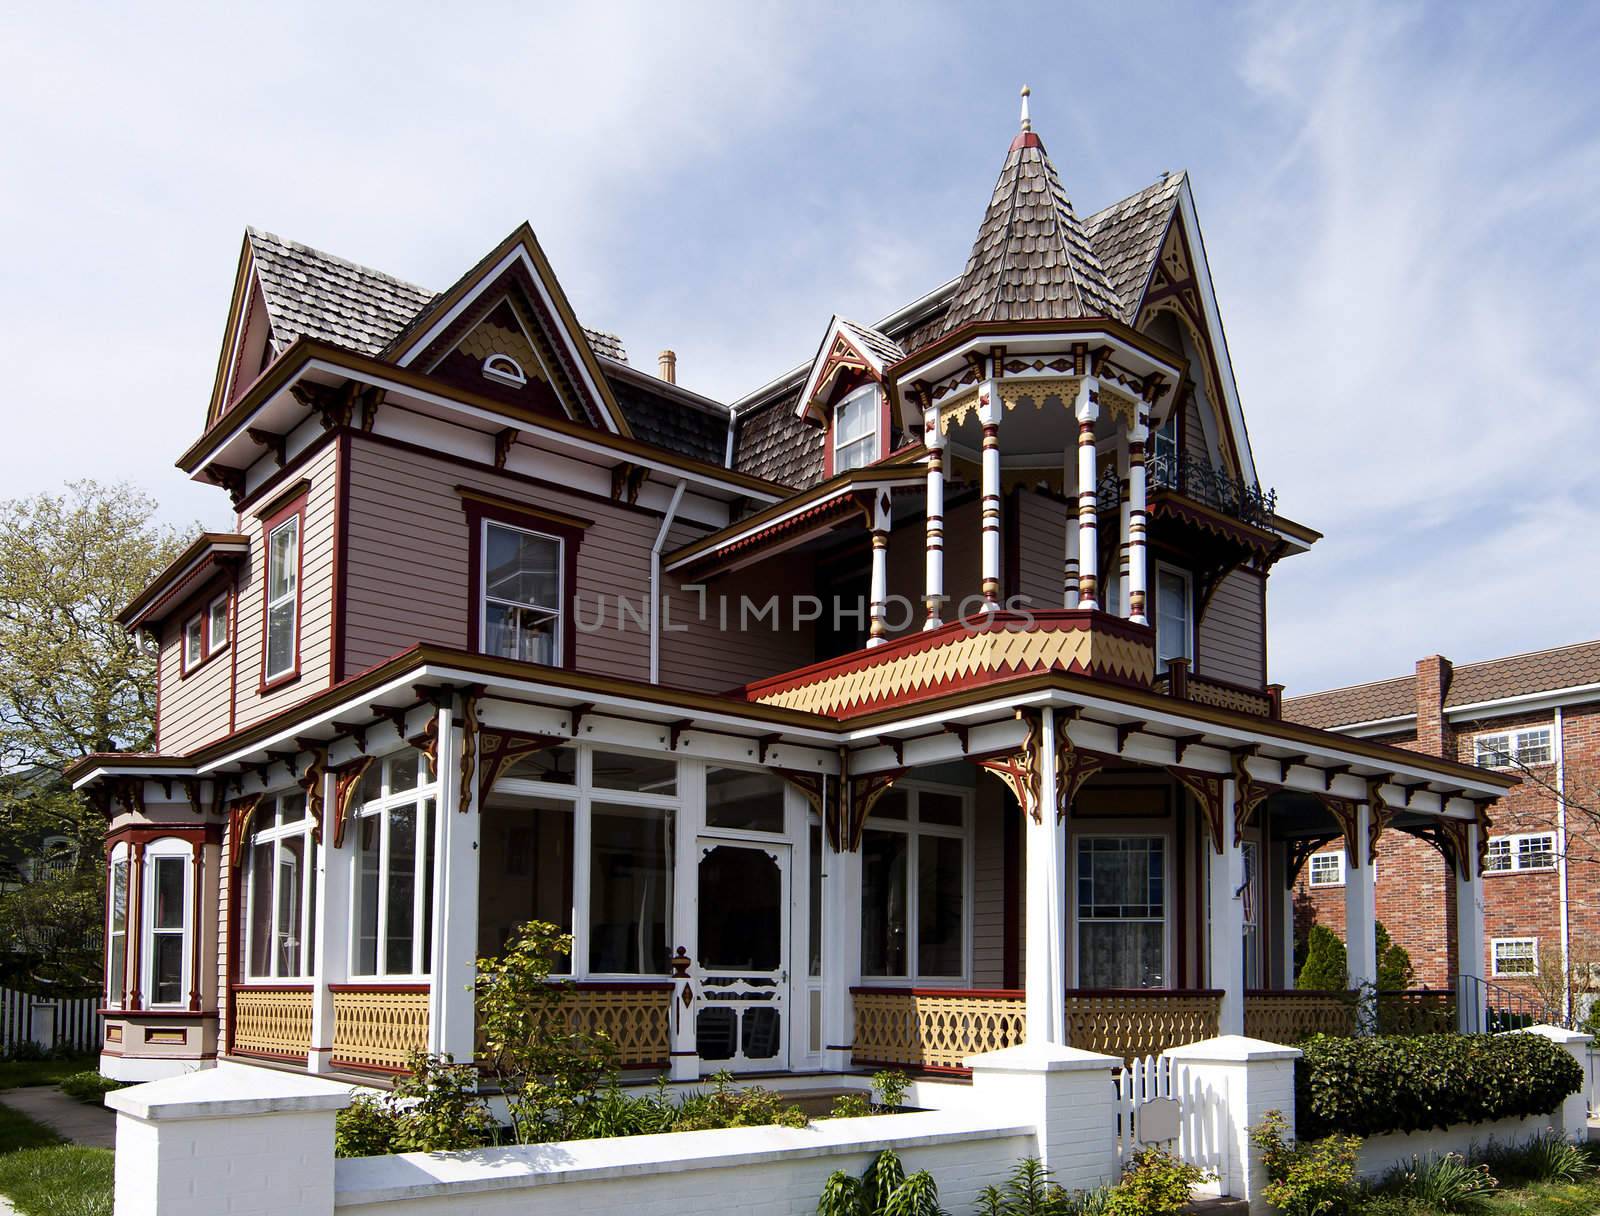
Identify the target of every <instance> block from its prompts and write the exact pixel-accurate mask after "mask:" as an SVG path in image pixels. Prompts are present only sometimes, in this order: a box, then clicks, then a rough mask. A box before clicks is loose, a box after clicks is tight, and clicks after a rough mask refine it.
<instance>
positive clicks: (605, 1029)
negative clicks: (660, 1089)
mask: <svg viewBox="0 0 1600 1216" xmlns="http://www.w3.org/2000/svg"><path fill="white" fill-rule="evenodd" d="M559 1008H560V1010H561V1013H562V1016H563V1017H564V1018H565V1019H566V1022H567V1025H568V1027H570V1028H571V1029H572V1030H575V1031H585V1032H587V1033H589V1034H603V1035H605V1036H606V1038H608V1039H610V1040H611V1043H612V1046H614V1047H615V1048H616V1049H617V1063H618V1064H619V1065H621V1066H622V1067H623V1068H665V1067H666V1066H667V1058H668V1056H669V1055H670V1054H671V1051H672V1031H671V1015H672V985H671V984H664V983H651V984H600V983H581V982H580V983H577V984H574V985H573V986H572V988H571V989H570V990H569V991H568V992H566V993H565V995H564V996H563V997H562V1000H561V1004H560V1006H559Z"/></svg>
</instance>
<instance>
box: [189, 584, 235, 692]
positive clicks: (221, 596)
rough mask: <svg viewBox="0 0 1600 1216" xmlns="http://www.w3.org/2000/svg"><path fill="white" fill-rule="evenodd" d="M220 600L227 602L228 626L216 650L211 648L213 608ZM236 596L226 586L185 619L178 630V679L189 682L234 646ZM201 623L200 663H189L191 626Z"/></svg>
mask: <svg viewBox="0 0 1600 1216" xmlns="http://www.w3.org/2000/svg"><path fill="white" fill-rule="evenodd" d="M218 600H226V601H227V605H228V607H227V611H228V625H227V629H226V631H225V632H224V634H223V638H222V644H221V645H220V646H218V647H216V648H215V649H213V648H212V646H211V606H212V605H213V604H215V603H216V602H217V601H218ZM234 605H235V600H234V594H233V588H232V587H227V586H224V587H223V588H222V589H221V590H219V591H217V592H215V593H214V594H211V595H207V596H205V597H204V599H203V601H202V603H201V607H200V609H199V611H198V612H191V613H190V614H189V615H188V616H186V617H184V618H183V625H182V626H181V627H180V628H179V630H178V679H179V680H187V679H188V678H189V677H190V676H192V675H193V674H194V673H195V672H197V671H199V670H200V669H201V668H202V667H204V666H205V665H206V664H207V663H209V662H211V660H212V659H214V658H216V657H217V656H218V655H219V654H222V653H224V652H225V651H226V650H228V649H229V647H231V646H232V645H233V626H234ZM196 621H199V622H200V661H199V662H198V663H195V664H192V665H191V664H190V662H189V626H190V625H192V624H194V622H196Z"/></svg>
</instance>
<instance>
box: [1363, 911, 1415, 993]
mask: <svg viewBox="0 0 1600 1216" xmlns="http://www.w3.org/2000/svg"><path fill="white" fill-rule="evenodd" d="M1372 933H1373V937H1375V938H1376V939H1377V946H1378V991H1379V992H1404V991H1405V990H1406V989H1408V988H1410V987H1411V985H1412V984H1413V983H1415V982H1416V978H1417V973H1416V972H1415V971H1413V970H1412V968H1411V955H1410V954H1408V953H1407V952H1406V948H1405V947H1404V946H1402V945H1400V943H1398V942H1397V941H1395V940H1394V939H1393V938H1392V937H1390V936H1389V930H1387V929H1385V928H1384V927H1383V922H1382V921H1379V922H1378V923H1377V924H1376V925H1374V926H1373V930H1372Z"/></svg>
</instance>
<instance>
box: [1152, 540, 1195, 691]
mask: <svg viewBox="0 0 1600 1216" xmlns="http://www.w3.org/2000/svg"><path fill="white" fill-rule="evenodd" d="M1162 574H1171V575H1174V576H1176V577H1177V578H1180V579H1182V580H1183V598H1184V603H1185V605H1186V606H1187V612H1186V613H1185V615H1186V616H1187V617H1188V628H1187V629H1186V630H1185V633H1184V639H1183V653H1182V654H1178V655H1169V656H1167V657H1165V658H1163V657H1162V656H1161V649H1162V647H1161V624H1160V622H1161V576H1162ZM1150 598H1151V602H1150V605H1149V608H1150V622H1151V624H1152V625H1153V626H1154V627H1155V630H1156V668H1157V670H1158V671H1166V670H1167V665H1168V664H1169V663H1170V662H1171V660H1172V659H1175V658H1177V659H1184V660H1186V661H1188V662H1189V663H1193V662H1194V641H1195V636H1194V635H1195V621H1194V577H1193V576H1192V575H1191V574H1190V573H1189V572H1188V571H1187V570H1185V569H1183V568H1182V567H1180V566H1173V565H1170V564H1168V563H1167V562H1156V563H1155V570H1154V571H1153V573H1152V577H1151V580H1150Z"/></svg>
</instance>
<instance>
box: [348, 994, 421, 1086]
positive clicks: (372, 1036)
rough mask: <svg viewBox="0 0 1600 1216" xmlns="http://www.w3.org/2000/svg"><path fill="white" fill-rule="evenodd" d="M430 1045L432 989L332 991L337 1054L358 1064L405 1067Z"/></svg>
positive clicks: (358, 1065) (395, 1068)
mask: <svg viewBox="0 0 1600 1216" xmlns="http://www.w3.org/2000/svg"><path fill="white" fill-rule="evenodd" d="M427 1047H428V993H427V991H426V989H424V990H421V991H415V990H407V991H396V990H394V989H388V988H360V989H351V990H348V991H343V992H335V993H334V994H333V1058H334V1061H335V1062H336V1063H339V1064H348V1065H351V1066H353V1067H356V1068H383V1069H393V1070H396V1071H403V1070H404V1069H405V1067H406V1062H407V1061H408V1060H409V1059H410V1058H411V1053H412V1052H415V1051H426V1050H427Z"/></svg>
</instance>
